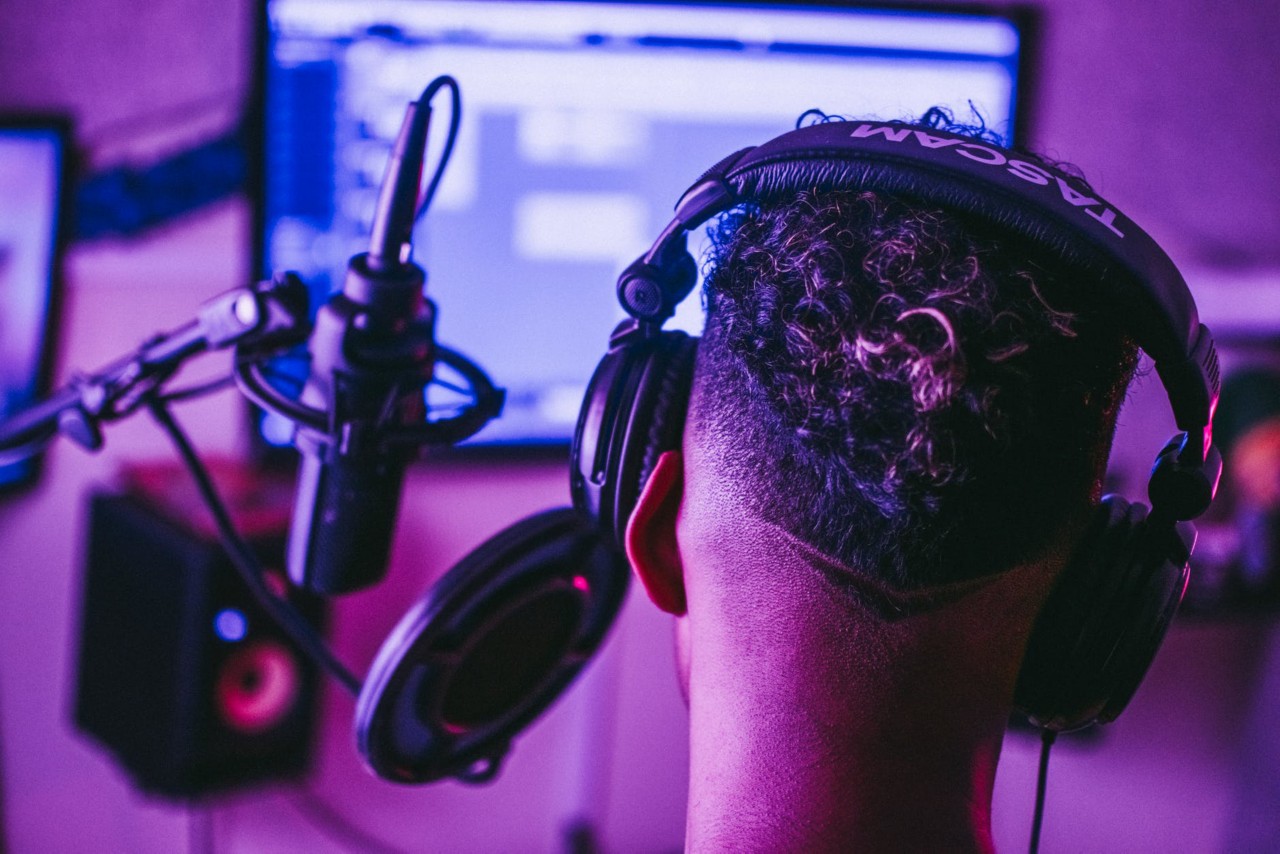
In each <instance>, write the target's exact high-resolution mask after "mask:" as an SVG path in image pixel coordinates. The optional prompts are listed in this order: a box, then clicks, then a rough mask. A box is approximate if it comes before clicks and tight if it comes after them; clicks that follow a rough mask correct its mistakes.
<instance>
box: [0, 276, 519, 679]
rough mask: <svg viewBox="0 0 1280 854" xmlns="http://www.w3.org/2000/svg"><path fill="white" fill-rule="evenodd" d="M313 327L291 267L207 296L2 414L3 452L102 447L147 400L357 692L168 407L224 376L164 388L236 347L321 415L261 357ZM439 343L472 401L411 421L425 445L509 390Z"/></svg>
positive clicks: (236, 548) (243, 366)
mask: <svg viewBox="0 0 1280 854" xmlns="http://www.w3.org/2000/svg"><path fill="white" fill-rule="evenodd" d="M310 332H311V323H310V320H309V312H308V297H307V289H306V286H305V285H304V284H303V283H302V281H301V280H300V279H299V278H298V277H297V276H296V275H295V274H293V273H282V274H278V275H276V276H275V277H273V278H272V279H270V280H268V281H264V282H258V283H256V284H254V285H251V286H249V287H244V288H237V289H235V290H232V291H228V292H227V293H224V294H220V295H219V296H216V297H214V298H213V299H211V300H209V301H208V302H206V303H204V304H203V305H202V306H201V307H200V309H199V311H198V313H197V315H196V317H195V318H193V319H192V320H190V321H188V322H187V323H185V324H183V325H181V326H179V327H177V328H175V329H172V330H169V331H168V332H162V333H160V334H157V335H155V336H153V337H151V338H149V339H148V340H146V341H145V342H143V343H142V344H141V345H140V346H138V347H137V348H135V349H134V350H133V351H132V352H130V353H128V354H127V355H125V356H123V357H121V358H119V359H117V360H115V361H113V362H111V363H110V364H108V365H106V366H105V367H103V368H101V369H99V370H97V371H94V372H92V373H88V374H78V375H76V376H75V377H74V378H73V379H72V380H71V382H69V383H68V384H67V385H66V386H64V387H63V388H61V389H59V390H58V391H56V392H54V394H53V395H52V396H50V397H49V398H47V399H46V400H43V401H41V402H39V403H37V404H35V405H34V406H31V407H29V408H28V409H25V410H23V411H21V412H18V413H17V414H16V415H14V416H13V417H12V418H9V419H7V420H5V421H0V457H7V456H16V457H25V456H29V455H30V454H33V453H36V452H38V451H39V450H41V449H42V448H43V447H44V446H45V445H47V444H48V443H49V442H51V441H53V440H54V439H55V438H57V437H58V436H59V435H62V436H66V437H67V438H69V439H71V440H72V441H73V442H75V443H76V444H78V445H80V446H81V447H83V448H85V449H86V450H89V451H97V450H99V449H100V448H102V446H103V444H104V437H103V431H102V427H103V425H104V424H106V423H107V422H111V421H118V420H121V419H123V418H127V417H128V416H130V415H132V414H133V413H135V412H137V411H138V410H139V409H142V408H146V409H147V410H149V411H150V413H151V415H152V417H153V418H154V419H155V420H156V422H157V423H158V424H159V425H160V426H161V427H162V428H163V429H164V430H165V432H166V434H167V435H168V436H169V438H170V440H171V441H172V442H173V444H174V447H175V449H176V451H177V452H178V455H179V456H180V457H181V458H182V461H183V463H184V464H185V465H186V466H187V468H188V469H189V470H190V472H191V475H192V477H193V478H194V479H195V481H196V486H197V488H198V489H199V491H200V494H201V497H202V498H203V500H204V502H205V504H206V505H207V506H208V508H209V511H210V513H211V514H212V516H213V519H214V522H215V524H216V525H217V529H218V535H219V538H220V540H221V542H222V545H223V548H224V549H225V550H226V552H227V555H228V557H229V558H230V559H231V563H232V565H233V566H234V567H235V569H236V571H237V573H238V574H239V575H240V576H241V578H242V579H243V580H244V582H245V584H246V585H247V586H248V587H249V590H250V592H251V593H252V594H253V596H254V598H255V599H256V600H257V602H258V604H259V605H261V606H262V608H263V609H264V610H265V611H266V613H267V614H268V615H269V616H270V617H271V619H272V620H274V621H275V622H276V623H277V624H278V625H279V626H280V627H281V628H282V629H283V630H284V631H285V632H286V633H287V634H288V636H289V637H290V638H291V639H292V640H293V641H294V642H295V643H296V644H297V645H298V647H299V649H300V650H301V651H302V652H303V654H305V655H307V656H308V657H310V658H311V659H312V660H313V661H315V662H316V663H317V664H318V665H319V666H320V667H321V668H323V669H324V670H325V671H327V672H328V673H330V674H331V675H332V676H334V677H335V678H336V679H337V680H338V682H340V683H341V684H342V685H343V687H344V688H346V690H347V691H349V692H350V693H351V694H352V695H358V694H359V693H360V687H361V680H360V679H359V678H358V677H357V676H355V675H354V674H353V673H352V672H351V671H350V670H348V669H347V668H346V667H345V666H344V665H343V664H342V663H341V662H340V661H339V660H338V659H337V658H336V657H335V656H334V654H333V652H332V651H331V650H330V649H329V648H328V646H327V645H326V643H325V642H324V639H323V638H322V637H320V635H319V633H318V632H317V631H316V629H315V628H314V627H313V626H312V625H311V624H310V622H308V621H307V619H306V617H304V616H303V615H302V614H301V612H299V611H298V610H297V609H296V608H295V607H294V606H293V605H292V604H291V603H290V602H288V601H287V600H285V599H284V598H282V597H280V596H278V595H277V594H275V593H273V592H272V591H271V590H270V589H269V588H268V586H267V584H266V581H265V578H264V573H263V569H262V565H261V563H260V562H259V561H258V559H257V556H256V555H255V554H254V552H253V549H252V548H251V547H250V546H249V544H248V543H247V542H246V541H245V539H244V538H243V537H242V536H241V535H240V534H239V532H238V531H236V529H235V526H234V524H233V522H232V519H231V515H230V512H229V511H228V510H227V507H226V504H225V503H224V502H223V501H222V499H221V497H220V496H219V495H218V492H217V489H216V488H215V486H214V483H213V479H212V477H211V476H210V475H209V472H208V469H207V468H206V467H205V466H204V464H203V463H202V462H201V461H200V458H199V456H198V455H197V454H196V451H195V448H194V447H193V446H192V444H191V441H190V439H189V438H188V437H187V436H186V434H185V432H184V431H183V430H182V428H181V427H180V426H179V425H178V423H177V421H176V420H175V419H174V417H173V414H172V413H171V412H170V411H169V404H170V403H171V402H173V401H176V400H186V399H191V398H193V397H198V396H200V395H202V394H207V393H210V392H212V391H215V390H216V389H218V388H220V387H221V386H222V385H223V383H208V384H205V385H203V386H199V387H196V388H193V389H183V390H179V391H175V392H171V393H166V391H165V383H166V382H168V381H169V380H170V379H172V377H173V376H174V375H175V374H176V373H177V372H178V370H179V369H180V368H181V367H182V366H183V365H184V364H185V363H186V362H187V361H188V360H189V359H192V358H194V357H196V356H199V355H201V354H203V353H207V352H211V351H215V350H221V349H225V348H227V347H234V348H235V362H236V367H235V371H236V375H237V378H238V379H241V381H242V383H243V382H244V378H245V377H246V376H247V377H248V383H247V385H248V386H249V387H250V388H251V389H252V392H249V393H248V395H247V396H249V397H250V398H251V399H257V398H261V399H263V400H264V401H269V402H270V403H272V404H273V405H274V406H275V407H277V408H282V409H285V410H286V411H287V410H289V409H290V408H291V407H293V406H297V407H299V409H298V412H297V413H296V414H303V416H304V418H305V417H308V416H311V417H314V416H315V414H316V413H315V411H314V410H312V409H311V408H310V407H302V406H301V405H300V404H296V403H294V402H292V401H288V399H287V398H285V397H284V396H283V395H281V394H280V393H279V392H277V391H275V390H274V389H273V388H271V387H270V386H269V385H268V384H267V382H266V380H265V377H264V375H263V372H262V369H261V365H260V363H262V362H264V361H266V360H268V359H269V358H271V357H272V356H275V355H278V354H280V353H282V352H283V351H285V350H287V349H289V348H290V347H293V346H295V345H297V344H300V343H302V342H304V341H306V340H307V337H308V336H309V334H310ZM439 351H440V352H439V353H438V354H437V360H438V361H440V362H442V363H444V364H448V365H450V366H451V367H454V368H455V370H457V371H458V372H459V373H460V374H461V375H462V376H463V378H464V379H465V380H466V381H467V382H468V384H469V389H467V390H469V391H470V392H471V394H472V401H473V402H472V404H471V405H470V406H467V407H465V408H464V409H463V410H462V411H461V412H458V413H456V414H455V415H453V416H452V417H449V418H443V419H436V420H432V419H431V418H430V413H427V417H426V419H425V420H424V423H423V425H421V427H420V428H418V429H410V428H406V429H407V430H408V432H409V433H410V436H411V438H412V439H414V440H418V441H419V442H420V443H421V444H446V443H447V444H452V443H454V442H456V441H460V440H461V439H463V438H466V437H467V436H469V435H471V434H473V433H475V432H476V431H477V430H479V429H480V428H481V427H483V426H484V425H485V424H486V423H487V422H488V421H489V420H490V419H492V418H494V417H496V415H497V414H498V412H499V411H500V410H501V404H502V397H503V395H502V392H501V390H499V389H495V388H494V386H493V385H492V383H491V382H490V380H489V378H488V376H487V375H485V373H484V371H483V370H481V369H480V368H479V367H478V366H476V365H475V364H474V363H472V362H470V361H469V360H467V359H466V358H465V357H463V356H461V355H460V354H457V353H455V352H453V351H451V350H448V349H446V348H443V347H441V348H439ZM246 391H248V390H246ZM424 440H425V441H424ZM0 461H2V460H0Z"/></svg>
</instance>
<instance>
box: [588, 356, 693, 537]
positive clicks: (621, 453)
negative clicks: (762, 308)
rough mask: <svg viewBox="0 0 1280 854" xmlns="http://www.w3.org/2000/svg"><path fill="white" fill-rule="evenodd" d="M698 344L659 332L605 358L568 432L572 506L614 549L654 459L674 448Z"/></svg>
mask: <svg viewBox="0 0 1280 854" xmlns="http://www.w3.org/2000/svg"><path fill="white" fill-rule="evenodd" d="M696 350H697V339H696V338H690V337H689V336H688V335H685V334H684V333H683V332H663V333H662V334H660V335H657V336H654V337H652V338H642V339H640V340H636V341H630V342H626V343H624V344H622V345H620V346H617V347H615V348H613V349H611V350H610V351H609V352H608V353H606V354H605V357H604V359H603V360H601V362H600V365H599V366H598V367H597V368H596V372H595V374H594V375H593V376H592V378H591V382H590V383H589V384H588V386H587V393H586V397H585V398H584V400H583V403H582V411H581V413H580V414H579V416H578V427H577V430H576V432H575V434H574V441H573V448H572V452H571V456H572V460H571V466H570V478H571V480H570V490H571V492H572V494H573V503H574V506H575V507H576V508H577V509H578V510H579V511H580V512H582V513H584V514H585V515H586V516H587V517H588V518H590V519H592V520H593V521H594V522H595V523H596V524H597V526H598V527H599V529H600V530H601V531H602V532H603V533H604V534H605V536H607V537H609V538H610V539H611V540H612V541H613V542H614V543H615V544H616V545H617V546H618V547H619V548H621V546H622V542H623V537H624V535H625V533H626V529H627V520H628V519H630V518H631V512H632V511H633V510H634V509H635V506H636V501H637V500H638V499H639V497H640V491H641V490H642V489H643V488H644V485H645V483H646V482H647V481H648V479H649V475H650V474H652V473H653V469H654V466H655V465H656V464H657V461H658V457H659V456H661V455H662V454H663V453H664V452H666V451H669V450H676V449H678V448H679V447H680V439H681V435H682V433H683V431H684V421H685V415H686V413H687V410H688V405H689V386H690V383H691V381H692V378H693V356H694V353H695V352H696Z"/></svg>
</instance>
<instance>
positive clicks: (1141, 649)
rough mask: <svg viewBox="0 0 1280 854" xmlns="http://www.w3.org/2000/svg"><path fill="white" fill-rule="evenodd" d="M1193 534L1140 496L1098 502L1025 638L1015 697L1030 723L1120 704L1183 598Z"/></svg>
mask: <svg viewBox="0 0 1280 854" xmlns="http://www.w3.org/2000/svg"><path fill="white" fill-rule="evenodd" d="M1194 538H1195V535H1194V530H1193V529H1192V528H1191V526H1190V525H1186V524H1185V523H1183V524H1178V525H1177V526H1176V527H1175V526H1172V525H1168V524H1158V523H1157V524H1153V523H1151V522H1149V521H1148V519H1147V508H1146V507H1145V506H1143V505H1141V504H1130V503H1129V502H1128V501H1126V500H1125V499H1124V498H1122V497H1120V496H1118V495H1109V496H1107V497H1105V498H1104V499H1103V500H1102V504H1101V505H1100V506H1099V508H1098V511H1097V513H1096V515H1095V517H1094V519H1093V521H1092V523H1091V524H1090V526H1089V529H1088V531H1087V532H1086V535H1085V537H1084V539H1083V540H1082V542H1081V544H1080V546H1079V547H1078V548H1077V550H1076V553H1075V556H1074V557H1073V559H1072V561H1071V563H1070V564H1069V565H1068V566H1067V567H1066V569H1064V570H1063V572H1062V575H1061V576H1060V577H1059V579H1058V582H1057V584H1056V585H1055V587H1054V589H1053V591H1052V592H1051V593H1050V594H1049V598H1048V599H1047V600H1046V602H1045V604H1044V607H1043V608H1042V609H1041V612H1040V614H1039V616H1038V617H1037V619H1036V623H1035V626H1034V628H1033V629H1032V632H1031V637H1030V638H1029V640H1028V643H1027V652H1026V656H1025V658H1024V659H1023V664H1022V669H1021V672H1020V673H1019V677H1018V685H1017V688H1016V690H1015V696H1014V703H1015V705H1016V706H1017V707H1018V708H1020V709H1021V710H1022V711H1024V712H1025V713H1026V714H1027V716H1028V717H1029V718H1030V719H1031V721H1032V722H1033V723H1035V724H1036V725H1038V726H1041V727H1045V728H1046V729H1052V730H1057V731H1064V730H1071V729H1078V728H1080V727H1083V726H1088V725H1090V724H1093V723H1107V722H1110V721H1112V720H1115V718H1116V717H1117V716H1118V715H1119V714H1120V712H1122V711H1123V710H1124V708H1125V706H1126V705H1128V703H1129V700H1130V699H1131V698H1132V697H1133V694H1134V692H1135V691H1136V690H1137V688H1138V685H1139V683H1141V681H1142V677H1143V676H1145V675H1146V672H1147V669H1148V667H1150V665H1151V662H1152V660H1153V659H1154V658H1155V654H1156V651H1157V650H1158V649H1159V647H1160V643H1161V641H1163V639H1164V636H1165V633H1166V632H1167V631H1168V628H1169V624H1170V622H1172V620H1173V615H1174V613H1175V612H1176V611H1177V608H1178V604H1179V603H1180V602H1181V601H1182V593H1183V591H1184V590H1185V589H1186V580H1187V563H1188V560H1189V559H1190V553H1191V546H1192V545H1193V544H1194Z"/></svg>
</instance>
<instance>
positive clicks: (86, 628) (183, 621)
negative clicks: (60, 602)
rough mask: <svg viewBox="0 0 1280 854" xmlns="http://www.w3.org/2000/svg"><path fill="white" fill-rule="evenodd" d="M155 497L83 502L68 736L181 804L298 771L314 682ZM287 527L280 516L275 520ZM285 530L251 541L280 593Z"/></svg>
mask: <svg viewBox="0 0 1280 854" xmlns="http://www.w3.org/2000/svg"><path fill="white" fill-rule="evenodd" d="M193 516H194V514H192V515H184V513H182V512H174V509H173V507H169V506H166V502H165V501H164V500H161V499H157V497H156V496H155V495H150V496H148V495H144V494H139V493H138V492H136V491H133V492H126V493H123V494H98V495H95V496H94V497H93V498H92V500H91V502H90V520H89V543H88V549H87V554H86V562H85V576H84V586H83V597H82V603H81V623H80V636H79V659H78V670H77V679H76V698H75V720H76V725H77V726H78V727H79V728H80V729H81V730H82V731H83V732H84V733H86V734H88V735H89V736H90V737H92V738H93V739H94V740H96V741H97V742H99V743H100V744H101V745H102V746H104V747H106V748H107V749H108V750H109V751H110V752H111V753H112V754H114V756H115V758H116V760H117V761H118V762H119V763H120V764H121V765H122V766H123V767H124V768H125V769H126V770H127V771H128V772H129V774H130V775H131V776H132V778H133V780H134V781H135V783H136V784H137V785H138V786H139V787H140V788H142V789H144V790H146V791H149V792H152V793H155V794H159V795H164V796H171V797H182V798H185V797H191V796H196V795H200V794H203V793H206V792H212V791H217V790H224V789H229V788H233V787H237V786H241V785H244V784H247V783H251V782H254V781H258V780H263V779H268V778H288V777H294V776H297V775H299V774H301V773H302V772H303V771H304V770H305V769H306V767H307V760H308V754H309V751H310V743H311V738H312V732H313V729H314V723H315V717H316V698H317V694H318V673H317V671H316V669H315V668H314V666H313V665H312V664H311V663H310V662H309V661H307V660H305V659H304V658H303V657H302V655H301V654H300V653H299V652H298V651H297V649H296V648H295V647H294V645H293V643H292V642H291V641H289V640H288V639H287V638H286V637H285V636H284V635H283V633H282V632H281V631H280V630H279V629H278V628H277V627H276V626H275V625H274V624H272V623H271V622H270V621H269V620H268V619H267V617H266V615H265V613H264V612H262V611H261V610H260V608H259V607H258V606H257V605H256V604H255V602H254V600H253V597H252V596H251V594H250V592H249V589H248V587H247V586H246V585H245V584H244V582H243V581H242V580H241V578H240V577H239V575H237V574H236V572H235V570H234V568H233V567H232V565H231V563H230V561H229V560H228V558H227V557H226V555H225V553H224V551H223V550H222V548H221V546H220V545H219V544H218V541H217V539H216V537H214V536H213V535H212V533H211V532H210V531H208V530H201V526H199V525H196V524H192V519H193ZM282 519H283V517H282ZM285 530H286V525H285V524H283V523H282V524H280V525H274V524H273V525H269V526H267V528H266V529H265V530H263V529H262V528H261V526H259V529H258V530H255V531H251V532H250V534H249V541H250V543H251V545H252V546H253V547H254V549H255V551H256V552H257V553H258V555H259V559H260V560H261V561H262V562H263V565H264V566H265V567H268V568H273V567H274V568H277V569H269V572H270V574H269V576H268V580H269V581H270V580H273V579H279V584H278V585H276V586H277V589H278V590H279V591H285V590H288V593H287V594H286V595H288V596H289V597H290V598H291V599H292V600H294V602H295V604H297V605H299V606H300V608H301V609H302V610H303V612H304V613H306V614H307V615H308V616H309V617H310V618H311V619H312V620H313V621H314V620H316V619H319V617H320V616H321V607H320V604H319V602H318V600H316V599H314V598H312V597H309V596H306V595H303V594H300V593H299V592H298V591H296V590H293V589H290V588H288V586H287V585H286V584H285V583H284V581H283V573H282V572H280V570H279V569H278V567H281V566H282V564H283V557H284V537H285Z"/></svg>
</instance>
